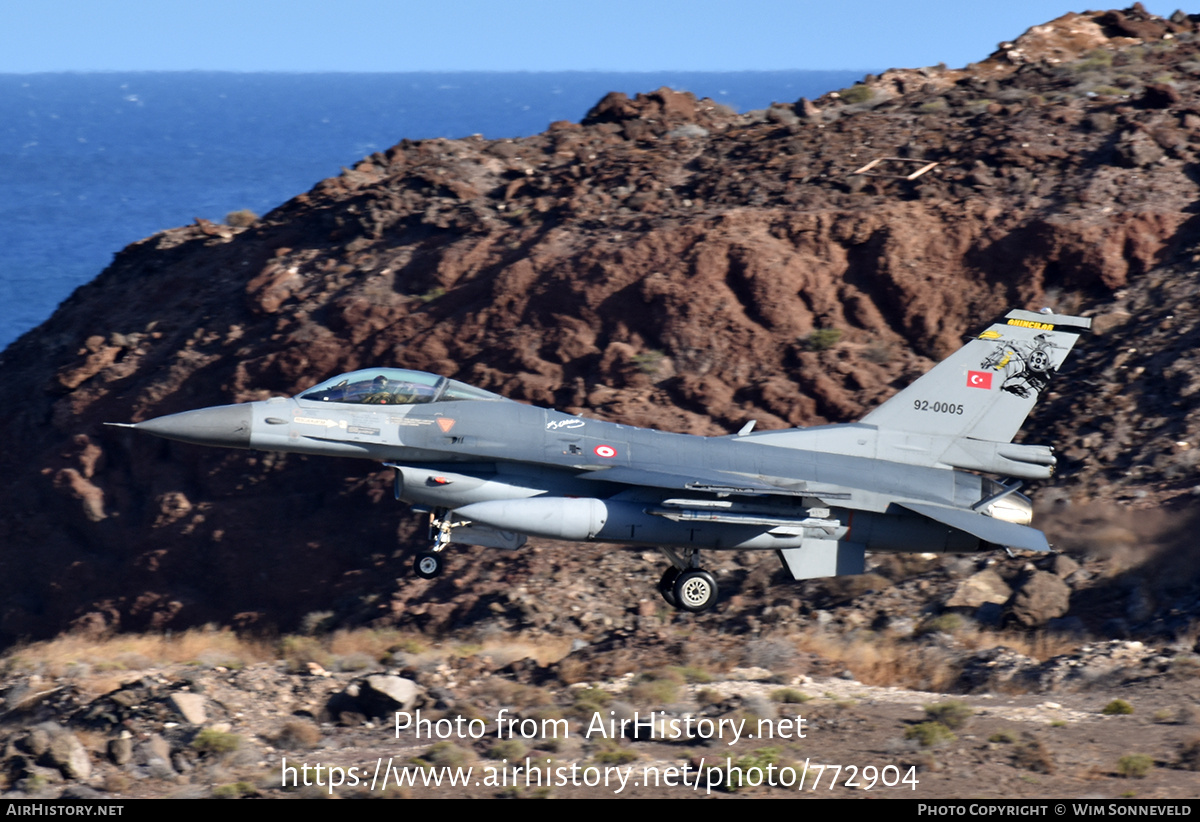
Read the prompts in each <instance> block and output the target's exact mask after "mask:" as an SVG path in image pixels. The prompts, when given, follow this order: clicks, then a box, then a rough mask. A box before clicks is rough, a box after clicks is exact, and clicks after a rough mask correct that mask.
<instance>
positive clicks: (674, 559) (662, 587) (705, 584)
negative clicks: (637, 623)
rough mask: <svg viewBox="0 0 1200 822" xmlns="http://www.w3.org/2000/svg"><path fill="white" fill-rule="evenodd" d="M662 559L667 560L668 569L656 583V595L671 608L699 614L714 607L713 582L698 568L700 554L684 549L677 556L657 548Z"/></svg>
mask: <svg viewBox="0 0 1200 822" xmlns="http://www.w3.org/2000/svg"><path fill="white" fill-rule="evenodd" d="M658 550H660V551H662V553H663V556H665V557H666V558H667V559H669V560H671V567H670V568H668V569H667V570H666V571H665V572H664V573H663V575H662V579H660V580H659V581H658V593H659V594H661V595H662V598H663V599H665V600H666V601H667V604H668V605H670V606H671V607H672V608H677V609H679V610H680V611H689V612H691V613H693V614H699V613H703V612H704V611H707V610H708V609H709V608H711V607H713V606H714V605H716V604H717V594H718V593H719V590H718V588H717V580H716V579H715V578H714V577H713V575H712V574H710V573H709V572H708V571H706V570H704V569H703V568H701V567H700V552H699V551H694V550H690V549H684V556H683V557H680V556H679V555H678V554H677V553H675V551H673V550H672V549H670V548H663V547H661V546H660V547H659V549H658Z"/></svg>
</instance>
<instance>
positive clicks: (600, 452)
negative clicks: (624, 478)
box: [594, 445, 617, 460]
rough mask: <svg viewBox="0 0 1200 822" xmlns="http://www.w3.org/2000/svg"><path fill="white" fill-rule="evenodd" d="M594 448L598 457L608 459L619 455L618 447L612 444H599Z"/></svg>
mask: <svg viewBox="0 0 1200 822" xmlns="http://www.w3.org/2000/svg"><path fill="white" fill-rule="evenodd" d="M594 450H595V452H596V456H597V457H604V458H605V459H606V460H609V459H612V458H613V457H615V456H616V455H617V449H615V448H613V447H612V446H611V445H597V446H596V447H595V449H594Z"/></svg>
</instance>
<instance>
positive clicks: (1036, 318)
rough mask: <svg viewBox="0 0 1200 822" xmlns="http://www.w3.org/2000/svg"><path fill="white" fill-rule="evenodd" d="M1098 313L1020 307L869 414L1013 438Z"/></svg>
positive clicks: (909, 429)
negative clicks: (1071, 313) (1082, 314)
mask: <svg viewBox="0 0 1200 822" xmlns="http://www.w3.org/2000/svg"><path fill="white" fill-rule="evenodd" d="M1091 327H1092V321H1091V320H1090V319H1088V318H1085V317H1072V316H1069V315H1066V314H1051V313H1044V314H1039V313H1035V312H1032V311H1021V310H1013V311H1010V312H1008V313H1007V314H1006V315H1004V316H1003V317H1002V318H1000V319H999V320H997V321H996V322H994V323H993V324H992V325H991V326H990V327H989V328H988V329H987V330H986V331H984V332H983V333H982V334H980V335H979V336H977V337H974V338H973V339H971V340H970V341H968V342H967V344H966V345H964V346H963V347H962V348H960V349H959V350H958V351H956V352H955V353H954V354H952V355H950V356H949V357H947V358H946V359H944V360H942V362H940V363H938V364H937V365H936V366H935V367H934V368H933V369H932V370H931V371H929V372H928V373H926V374H925V375H924V376H922V377H921V378H920V379H918V380H917V381H916V382H914V383H913V384H912V385H910V386H909V387H908V388H905V389H904V390H903V391H901V392H900V393H899V394H896V395H895V396H894V397H892V398H891V399H889V400H888V401H887V402H885V403H883V405H881V406H879V407H878V408H876V409H875V410H874V411H872V412H871V413H869V414H867V415H866V416H865V417H863V419H862V422H863V423H866V424H868V425H874V426H877V427H878V428H880V429H887V430H892V431H902V432H906V433H910V434H928V435H932V436H939V437H954V438H958V437H966V438H970V439H977V440H987V441H990V442H995V443H1007V442H1012V439H1013V437H1014V436H1016V434H1017V431H1019V430H1020V428H1021V426H1022V425H1023V424H1024V422H1025V418H1026V417H1028V416H1029V412H1030V411H1031V410H1032V409H1033V406H1034V404H1035V403H1036V402H1037V401H1038V398H1039V397H1040V396H1041V394H1042V392H1043V391H1045V390H1046V386H1047V385H1049V383H1050V380H1051V379H1052V378H1053V377H1054V375H1055V374H1056V373H1057V372H1058V369H1059V368H1060V367H1061V366H1062V364H1063V362H1064V361H1065V360H1066V358H1067V355H1068V354H1069V353H1070V352H1071V348H1072V347H1073V346H1074V345H1075V341H1076V340H1078V339H1079V336H1080V334H1083V333H1085V332H1087V331H1089V330H1090V329H1091Z"/></svg>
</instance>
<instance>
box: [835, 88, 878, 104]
mask: <svg viewBox="0 0 1200 822" xmlns="http://www.w3.org/2000/svg"><path fill="white" fill-rule="evenodd" d="M874 96H875V92H874V91H872V90H871V87H870V86H865V85H863V84H862V83H855V84H854V85H852V86H851V87H850V88H844V89H842V90H841V91H839V92H838V97H840V98H841V99H843V100H845V101H846V102H847V103H850V104H851V105H853V104H855V103H865V102H867V101H868V100H870V99H871V98H872V97H874Z"/></svg>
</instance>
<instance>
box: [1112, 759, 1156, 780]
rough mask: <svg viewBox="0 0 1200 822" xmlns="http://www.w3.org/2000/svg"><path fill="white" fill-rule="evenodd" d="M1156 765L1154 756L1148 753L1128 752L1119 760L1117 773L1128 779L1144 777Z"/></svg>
mask: <svg viewBox="0 0 1200 822" xmlns="http://www.w3.org/2000/svg"><path fill="white" fill-rule="evenodd" d="M1153 767H1154V757H1152V756H1147V755H1146V754H1126V755H1125V756H1123V757H1121V759H1120V761H1119V762H1117V774H1119V775H1120V776H1123V777H1125V778H1126V779H1144V778H1145V777H1146V774H1148V773H1150V769H1151V768H1153Z"/></svg>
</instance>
